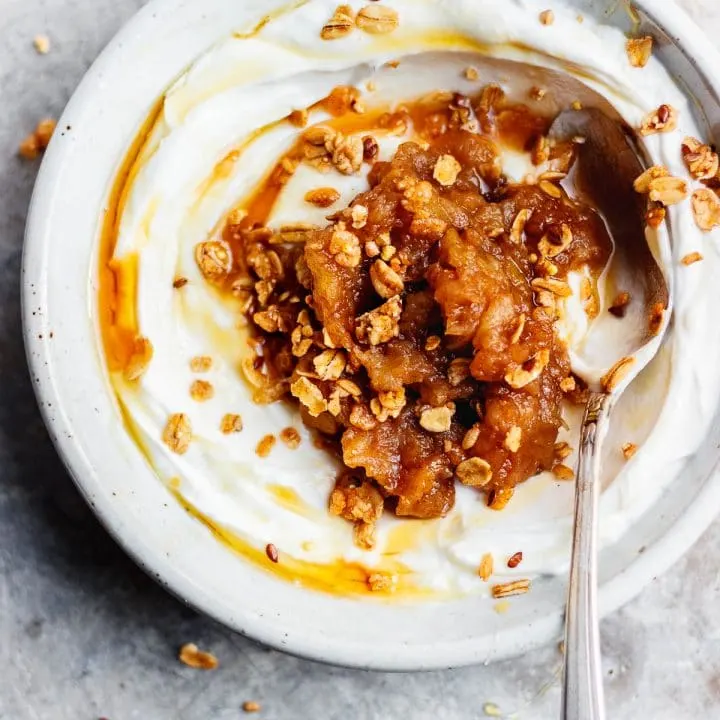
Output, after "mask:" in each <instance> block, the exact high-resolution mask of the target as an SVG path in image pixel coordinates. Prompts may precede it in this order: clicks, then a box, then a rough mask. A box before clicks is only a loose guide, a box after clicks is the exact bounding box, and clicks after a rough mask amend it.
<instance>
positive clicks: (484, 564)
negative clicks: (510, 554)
mask: <svg viewBox="0 0 720 720" xmlns="http://www.w3.org/2000/svg"><path fill="white" fill-rule="evenodd" d="M493 565H494V562H493V556H492V555H491V554H490V553H485V554H484V555H483V556H482V559H481V560H480V567H479V568H478V575H479V576H480V577H481V578H482V579H483V580H484V581H485V582H487V581H488V580H489V579H490V577H491V576H492V574H493Z"/></svg>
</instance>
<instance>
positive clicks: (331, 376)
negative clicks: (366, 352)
mask: <svg viewBox="0 0 720 720" xmlns="http://www.w3.org/2000/svg"><path fill="white" fill-rule="evenodd" d="M346 364H347V359H346V358H345V353H344V352H343V351H342V350H323V351H322V352H321V353H320V354H319V355H318V356H317V357H316V358H314V359H313V366H314V367H315V372H316V373H317V374H318V376H319V377H320V379H321V380H339V379H340V376H341V375H342V374H343V372H344V370H345V365H346Z"/></svg>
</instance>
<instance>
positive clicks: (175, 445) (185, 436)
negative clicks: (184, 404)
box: [162, 413, 192, 455]
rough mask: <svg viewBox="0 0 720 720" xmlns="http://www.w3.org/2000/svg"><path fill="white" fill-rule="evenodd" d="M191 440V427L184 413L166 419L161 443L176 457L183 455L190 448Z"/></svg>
mask: <svg viewBox="0 0 720 720" xmlns="http://www.w3.org/2000/svg"><path fill="white" fill-rule="evenodd" d="M191 439H192V426H191V425H190V419H189V418H188V416H187V415H185V413H175V414H174V415H171V416H170V417H169V418H168V421H167V425H165V429H164V430H163V434H162V440H163V442H164V443H165V444H166V445H167V446H168V447H169V448H170V449H171V450H172V451H173V452H174V453H177V454H178V455H183V454H185V453H186V452H187V450H188V448H189V447H190V440H191Z"/></svg>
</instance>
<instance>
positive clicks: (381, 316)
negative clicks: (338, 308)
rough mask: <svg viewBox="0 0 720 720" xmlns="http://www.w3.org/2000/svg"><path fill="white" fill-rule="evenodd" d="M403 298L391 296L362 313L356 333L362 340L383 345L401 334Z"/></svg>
mask: <svg viewBox="0 0 720 720" xmlns="http://www.w3.org/2000/svg"><path fill="white" fill-rule="evenodd" d="M401 314H402V298H401V297H400V296H399V295H395V296H394V297H391V298H390V299H389V300H388V301H387V302H386V303H383V304H382V305H380V307H378V308H375V310H371V311H370V312H367V313H365V314H364V315H361V316H360V317H359V318H358V319H357V322H356V326H355V335H356V337H357V339H358V340H359V341H360V342H369V343H370V344H371V345H381V344H382V343H386V342H388V341H390V340H392V339H393V338H395V337H397V336H398V335H399V334H400V324H399V323H400V316H401Z"/></svg>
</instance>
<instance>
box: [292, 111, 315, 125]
mask: <svg viewBox="0 0 720 720" xmlns="http://www.w3.org/2000/svg"><path fill="white" fill-rule="evenodd" d="M288 120H289V122H290V124H291V125H294V126H295V127H301V128H303V127H305V126H306V125H307V124H308V121H309V120H310V113H309V112H308V111H307V110H293V111H292V112H291V113H290V114H289V115H288Z"/></svg>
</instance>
